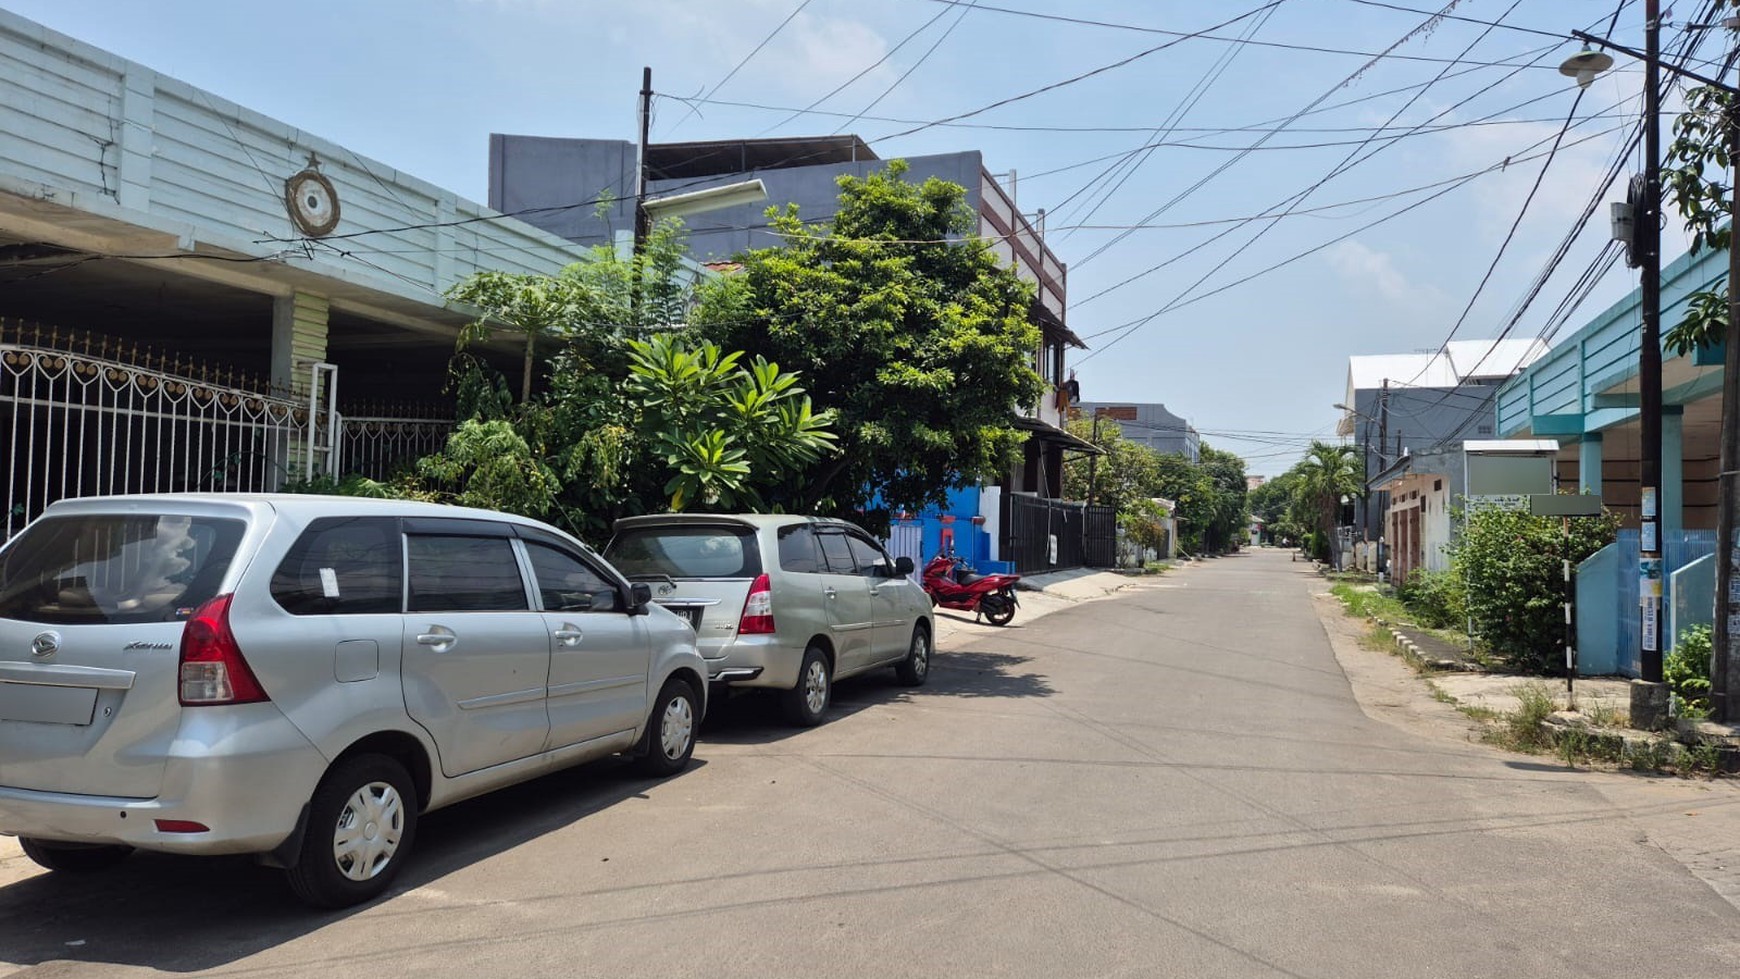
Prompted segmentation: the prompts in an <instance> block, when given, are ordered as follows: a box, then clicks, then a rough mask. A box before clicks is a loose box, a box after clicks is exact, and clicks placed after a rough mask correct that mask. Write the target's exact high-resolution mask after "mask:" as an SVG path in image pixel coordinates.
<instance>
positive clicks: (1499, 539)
mask: <svg viewBox="0 0 1740 979" xmlns="http://www.w3.org/2000/svg"><path fill="white" fill-rule="evenodd" d="M1570 528H1571V533H1570V539H1569V541H1567V540H1566V536H1565V527H1564V523H1563V522H1562V520H1561V519H1556V518H1553V517H1536V516H1532V515H1530V514H1529V513H1528V512H1527V511H1526V510H1511V509H1504V508H1500V507H1493V506H1479V507H1475V508H1473V509H1471V510H1469V511H1468V512H1467V513H1466V514H1465V515H1464V522H1463V527H1462V533H1461V535H1460V536H1459V537H1458V538H1457V541H1456V543H1455V544H1454V545H1453V546H1452V547H1451V551H1450V554H1451V566H1452V568H1453V570H1454V571H1455V572H1456V573H1457V574H1458V575H1460V576H1461V577H1462V579H1463V580H1464V581H1465V582H1466V588H1465V589H1464V593H1463V595H1462V600H1463V601H1464V602H1465V603H1466V606H1467V610H1468V614H1469V616H1470V617H1471V618H1473V620H1474V630H1475V632H1476V633H1478V634H1479V636H1480V639H1481V641H1482V642H1483V643H1485V644H1486V645H1487V646H1488V647H1489V648H1490V649H1491V650H1492V651H1493V652H1494V653H1495V654H1497V655H1498V656H1499V657H1500V658H1502V659H1504V660H1505V661H1506V663H1507V664H1508V665H1510V666H1511V667H1512V668H1514V669H1519V670H1523V671H1525V672H1530V673H1551V672H1554V671H1556V670H1558V669H1562V666H1561V664H1562V663H1563V662H1564V660H1563V659H1562V658H1561V657H1562V655H1563V653H1562V651H1561V647H1562V644H1563V642H1564V635H1565V619H1564V610H1563V607H1562V605H1561V603H1562V602H1563V601H1564V593H1565V584H1564V577H1563V575H1564V571H1563V565H1562V564H1561V562H1562V561H1563V560H1564V559H1565V558H1567V557H1568V558H1569V559H1570V560H1571V562H1572V564H1573V565H1575V564H1576V563H1578V562H1581V561H1583V560H1584V559H1585V558H1587V557H1589V555H1591V554H1594V553H1595V552H1596V551H1598V550H1600V549H1601V548H1603V547H1606V546H1607V545H1608V544H1611V543H1613V538H1614V535H1615V534H1616V533H1617V531H1618V528H1619V519H1618V518H1617V517H1616V516H1613V515H1611V514H1609V515H1606V516H1604V517H1601V518H1582V519H1576V520H1572V521H1570Z"/></svg>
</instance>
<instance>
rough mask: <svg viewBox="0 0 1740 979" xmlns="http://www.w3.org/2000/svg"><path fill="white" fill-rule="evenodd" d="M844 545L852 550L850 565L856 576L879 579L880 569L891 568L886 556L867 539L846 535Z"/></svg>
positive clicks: (881, 572) (855, 535)
mask: <svg viewBox="0 0 1740 979" xmlns="http://www.w3.org/2000/svg"><path fill="white" fill-rule="evenodd" d="M846 544H847V546H848V547H850V548H851V549H852V564H853V565H854V567H855V569H856V571H857V573H858V574H861V575H864V576H866V577H880V576H881V575H882V574H883V571H882V569H883V568H887V567H892V565H891V564H890V563H889V561H888V556H887V555H885V554H883V553H882V548H880V547H877V546H876V545H875V544H872V543H870V540H869V538H867V537H859V536H858V535H857V534H848V535H847V536H846Z"/></svg>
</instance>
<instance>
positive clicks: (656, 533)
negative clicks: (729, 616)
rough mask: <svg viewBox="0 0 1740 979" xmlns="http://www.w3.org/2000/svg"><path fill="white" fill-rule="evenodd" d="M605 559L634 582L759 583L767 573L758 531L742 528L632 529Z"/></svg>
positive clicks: (672, 526)
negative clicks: (744, 580)
mask: <svg viewBox="0 0 1740 979" xmlns="http://www.w3.org/2000/svg"><path fill="white" fill-rule="evenodd" d="M604 559H605V560H606V561H609V562H610V563H611V564H613V565H615V566H616V570H618V571H621V572H622V573H623V574H625V575H627V576H629V577H630V578H634V577H637V576H651V577H654V578H657V577H661V576H664V575H669V576H671V577H672V578H753V577H755V576H756V575H758V574H760V573H761V551H760V549H759V548H758V547H757V546H756V544H755V531H753V530H751V529H750V528H748V527H744V526H741V525H714V526H708V525H705V524H665V525H663V526H660V525H657V524H648V525H645V526H640V527H628V528H626V529H624V530H622V531H621V532H620V533H618V534H617V535H616V537H615V538H614V539H613V540H611V542H610V546H609V547H607V548H605V549H604Z"/></svg>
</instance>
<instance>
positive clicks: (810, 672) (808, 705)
mask: <svg viewBox="0 0 1740 979" xmlns="http://www.w3.org/2000/svg"><path fill="white" fill-rule="evenodd" d="M833 694H834V677H833V674H832V671H830V670H829V669H828V656H827V654H826V653H824V652H822V651H821V650H820V649H818V648H817V647H815V646H811V647H810V648H808V649H806V650H804V662H803V666H801V667H799V668H798V681H797V686H794V687H792V688H791V689H790V690H787V691H786V692H785V693H784V694H783V695H781V697H780V704H779V705H780V709H781V711H782V712H783V713H784V714H785V719H786V720H788V721H790V722H791V723H793V724H796V725H798V726H799V727H815V726H816V725H817V724H820V723H822V715H823V714H826V713H827V711H828V701H830V700H832V699H833Z"/></svg>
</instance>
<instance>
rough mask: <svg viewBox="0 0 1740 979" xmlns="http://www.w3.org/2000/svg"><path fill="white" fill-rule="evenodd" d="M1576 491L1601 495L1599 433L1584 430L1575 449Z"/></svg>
mask: <svg viewBox="0 0 1740 979" xmlns="http://www.w3.org/2000/svg"><path fill="white" fill-rule="evenodd" d="M1577 485H1578V487H1579V489H1578V492H1580V493H1588V494H1590V495H1592V496H1600V495H1601V433H1600V432H1586V433H1584V435H1583V443H1582V445H1581V446H1579V447H1578V451H1577Z"/></svg>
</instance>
